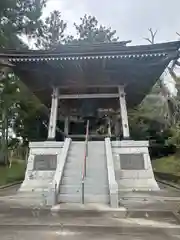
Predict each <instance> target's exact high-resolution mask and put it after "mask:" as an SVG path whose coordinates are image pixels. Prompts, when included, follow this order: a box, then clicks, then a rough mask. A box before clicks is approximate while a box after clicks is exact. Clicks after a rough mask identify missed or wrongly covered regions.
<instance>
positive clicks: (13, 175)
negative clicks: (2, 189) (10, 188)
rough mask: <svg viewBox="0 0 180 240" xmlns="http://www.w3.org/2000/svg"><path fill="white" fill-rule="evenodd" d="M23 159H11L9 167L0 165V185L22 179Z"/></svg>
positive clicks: (23, 170) (23, 171) (23, 172)
mask: <svg viewBox="0 0 180 240" xmlns="http://www.w3.org/2000/svg"><path fill="white" fill-rule="evenodd" d="M25 167H26V165H25V161H20V160H13V161H12V166H11V168H9V167H4V166H0V185H5V184H8V183H13V182H16V181H20V180H23V179H24V174H25Z"/></svg>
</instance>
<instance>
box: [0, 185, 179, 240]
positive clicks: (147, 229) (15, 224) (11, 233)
mask: <svg viewBox="0 0 180 240" xmlns="http://www.w3.org/2000/svg"><path fill="white" fill-rule="evenodd" d="M17 188H18V186H15V187H12V188H10V189H7V190H3V191H1V192H0V195H1V196H0V236H1V237H0V239H1V240H9V239H13V240H32V239H33V238H34V239H37V240H41V239H42V240H56V239H62V240H63V239H67V240H71V239H73V240H81V239H82V240H86V239H87V240H89V239H92V238H93V239H95V240H96V239H98V240H101V239H103V240H106V239H109V240H111V239H112V240H116V239H118V240H119V239H123V240H131V239H133V240H141V239H142V240H150V239H154V240H161V239H163V240H166V239H168V240H169V239H172V240H175V239H180V225H179V221H178V218H176V217H175V216H174V215H168V214H166V211H167V210H168V208H175V207H176V205H177V201H178V203H179V196H178V193H175V195H176V196H175V195H174V197H175V198H174V197H173V194H172V193H171V194H169V195H168V194H167V192H164V194H163V195H161V194H162V193H163V192H161V193H157V194H156V193H147V194H145V195H144V193H143V194H142V193H129V194H125V195H124V196H123V199H122V202H124V204H125V203H126V204H127V205H128V206H131V208H132V209H134V210H137V209H140V208H141V210H142V209H144V210H145V209H146V210H147V211H145V212H143V211H142V212H143V214H142V216H141V214H140V215H139V213H140V211H139V210H138V211H137V213H136V212H133V214H130V215H128V216H126V217H125V216H124V217H122V218H119V215H118V214H114V213H113V214H107V215H106V214H105V215H103V214H102V213H101V214H95V215H93V214H90V212H89V213H88V212H87V213H86V214H74V213H73V212H71V211H69V212H68V211H67V212H66V211H65V210H66V206H64V209H63V211H64V213H62V212H59V213H57V212H51V211H50V209H42V210H41V209H40V207H39V208H38V207H35V208H32V206H29V207H28V208H24V206H25V205H24V206H22V205H21V204H18V203H17V202H16V201H14V200H13V199H11V198H10V197H9V196H10V195H11V194H12V195H13V194H14V193H15V192H16V190H17ZM142 195H143V196H144V197H145V198H144V200H143V198H142ZM163 198H165V199H166V200H164V199H163ZM171 198H172V199H174V201H173V200H172V199H171ZM8 199H9V200H8ZM176 200H177V201H176ZM163 204H164V206H163ZM165 205H166V208H167V209H165V208H164V207H165ZM62 206H63V205H61V209H62ZM162 206H163V207H162ZM160 209H164V210H166V211H165V215H163V214H164V213H163V214H162V215H161V216H160V215H156V214H155V215H154V214H151V211H153V210H155V211H154V212H155V213H156V211H158V210H160ZM99 210H101V211H102V209H99ZM129 211H131V209H130V210H129ZM148 211H150V212H148ZM131 213H132V212H131Z"/></svg>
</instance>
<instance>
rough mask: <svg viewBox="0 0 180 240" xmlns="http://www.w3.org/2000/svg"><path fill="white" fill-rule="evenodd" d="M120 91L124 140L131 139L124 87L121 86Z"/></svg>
mask: <svg viewBox="0 0 180 240" xmlns="http://www.w3.org/2000/svg"><path fill="white" fill-rule="evenodd" d="M118 91H119V103H120V110H121V123H122V131H123V138H124V139H129V138H130V134H129V124H128V114H127V106H126V95H125V92H124V87H121V86H119V87H118Z"/></svg>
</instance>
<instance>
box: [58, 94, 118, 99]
mask: <svg viewBox="0 0 180 240" xmlns="http://www.w3.org/2000/svg"><path fill="white" fill-rule="evenodd" d="M118 97H119V95H118V93H92V94H63V95H60V96H59V99H87V98H89V99H93V98H118Z"/></svg>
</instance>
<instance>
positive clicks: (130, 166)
mask: <svg viewBox="0 0 180 240" xmlns="http://www.w3.org/2000/svg"><path fill="white" fill-rule="evenodd" d="M148 145H149V144H148V142H147V141H113V142H112V152H113V158H114V166H115V176H116V180H117V182H118V187H119V191H154V190H159V187H158V184H157V183H156V180H155V178H154V174H153V170H152V165H151V160H150V156H149V151H148ZM128 157H129V158H131V159H128ZM123 158H124V160H127V164H125V162H123ZM125 158H126V159H125Z"/></svg>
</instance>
